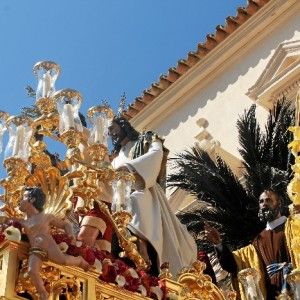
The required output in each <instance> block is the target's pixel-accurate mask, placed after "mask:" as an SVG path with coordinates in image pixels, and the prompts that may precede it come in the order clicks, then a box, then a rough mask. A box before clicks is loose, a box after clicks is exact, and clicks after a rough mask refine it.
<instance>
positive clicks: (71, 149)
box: [0, 61, 235, 300]
mask: <svg viewBox="0 0 300 300" xmlns="http://www.w3.org/2000/svg"><path fill="white" fill-rule="evenodd" d="M33 70H34V75H35V76H36V77H37V78H38V85H37V89H36V102H35V106H36V108H37V109H38V113H39V117H37V118H35V119H32V118H30V117H27V116H24V115H19V116H9V115H8V114H7V113H5V112H3V111H0V150H2V136H3V133H4V131H5V130H7V131H8V137H9V138H8V143H7V146H6V148H5V153H4V162H3V166H4V168H5V169H6V172H7V177H6V178H4V179H2V180H1V186H2V187H3V189H4V194H3V195H0V200H1V201H2V202H3V206H2V207H1V211H2V214H3V215H5V216H9V217H20V216H22V213H21V212H20V211H19V209H18V201H19V199H21V197H22V194H23V190H24V187H25V186H39V187H41V188H42V189H43V191H44V193H45V194H46V205H45V212H46V213H51V214H54V215H55V216H57V217H59V218H61V219H65V218H67V216H69V215H70V214H71V213H77V214H79V215H81V216H83V215H84V214H86V212H87V211H89V210H90V209H91V207H92V206H93V203H94V202H95V203H97V204H98V206H99V208H100V210H101V211H102V213H103V214H104V215H105V216H106V217H107V219H108V220H109V222H110V223H111V225H112V227H113V228H114V230H115V232H116V234H117V237H118V240H119V244H120V246H121V248H122V249H123V252H121V253H120V256H121V257H122V256H123V257H124V256H127V257H128V258H130V259H131V261H132V262H133V263H134V264H135V268H131V269H126V271H124V270H123V271H124V273H122V274H120V273H118V272H121V271H120V268H119V269H117V265H118V264H117V263H116V261H113V260H112V259H109V258H107V257H99V256H97V255H96V256H97V258H95V254H93V253H91V252H88V250H87V249H83V248H82V246H80V245H78V249H81V251H82V253H80V254H84V255H85V256H86V257H85V259H89V258H91V257H92V259H91V260H92V262H93V263H94V266H95V267H94V268H92V269H91V270H89V271H88V272H84V271H83V270H81V269H79V268H76V267H66V266H59V265H56V264H54V263H52V262H51V261H47V262H44V263H43V266H42V269H41V275H42V277H43V280H44V283H45V287H46V289H47V290H48V292H49V294H50V298H49V299H82V300H85V299H88V300H91V299H100V300H102V299H103V300H104V299H111V300H112V299H115V300H117V299H163V298H165V299H225V297H224V296H223V294H222V293H221V291H220V290H219V289H218V288H217V287H216V286H215V285H214V284H213V283H212V281H211V278H210V277H209V276H208V275H205V274H203V270H204V269H205V264H204V263H202V262H200V261H196V262H195V263H194V264H193V265H192V266H188V267H187V268H185V269H183V270H178V274H177V277H176V276H174V277H173V279H172V278H171V277H172V275H171V274H170V273H169V271H168V263H167V262H166V263H164V264H163V265H162V267H161V274H160V276H159V278H157V281H155V280H154V281H153V278H152V281H151V282H152V284H150V283H149V280H148V281H147V279H149V278H150V277H147V272H146V270H147V268H148V266H147V264H146V262H145V261H144V259H143V258H142V256H141V255H140V253H139V252H138V250H137V247H136V244H135V240H136V238H135V237H134V236H132V235H131V234H130V232H129V231H128V229H127V225H128V223H129V222H130V220H131V215H130V213H128V212H127V211H126V199H127V198H128V197H129V193H130V190H131V184H132V183H133V181H134V177H133V176H132V175H131V174H130V173H122V172H116V171H114V170H113V169H112V168H111V165H110V163H109V162H108V161H106V157H107V154H108V148H107V137H108V124H109V122H110V121H111V120H112V118H113V112H112V110H111V109H110V108H109V107H108V106H106V105H102V106H95V107H92V108H91V109H89V110H88V112H87V117H88V119H89V121H90V123H91V125H92V126H91V129H90V137H89V139H88V141H87V148H86V151H87V153H88V155H89V157H90V158H91V161H90V162H86V161H85V160H84V155H83V153H82V150H81V149H80V143H81V142H82V140H83V126H82V124H81V121H80V118H79V109H80V105H81V102H82V97H81V95H80V93H79V92H78V91H75V90H72V89H64V90H59V91H56V90H55V81H56V80H57V78H58V77H59V75H60V67H59V66H58V65H57V64H56V63H54V62H50V61H42V62H38V63H37V64H36V65H35V66H34V69H33ZM38 136H43V137H47V138H50V139H51V140H53V141H55V142H58V143H62V144H64V145H65V146H66V154H65V158H64V159H63V160H61V161H56V164H53V161H52V160H51V158H50V156H49V155H48V152H47V151H46V150H47V144H46V142H45V141H44V140H43V139H39V138H37V137H38ZM101 184H109V185H112V187H113V189H114V199H113V208H114V209H113V212H111V211H110V209H109V208H108V206H107V205H106V204H105V203H103V202H102V201H100V199H101V193H102V188H101ZM78 197H80V199H82V201H81V202H82V204H81V205H80V206H77V207H75V205H74V201H75V200H74V199H76V198H78ZM3 233H4V235H5V236H4V235H3ZM53 235H54V236H56V237H57V236H60V233H59V232H56V231H55V229H53ZM20 236H21V233H20V232H19V229H15V228H14V227H13V226H12V227H9V228H6V229H5V230H4V231H3V232H2V231H1V235H0V238H1V239H0V240H1V242H0V269H1V274H0V299H39V295H38V293H37V291H36V288H35V286H33V284H32V283H31V282H30V279H29V276H28V266H27V258H28V249H29V244H28V243H27V242H26V241H23V239H22V240H20ZM63 244H65V242H62V243H61V245H63ZM62 248H63V247H62ZM77 255H78V253H77ZM89 255H90V257H89ZM96 262H98V267H97V266H96ZM99 265H100V267H99ZM110 272H111V273H110ZM104 273H105V276H106V277H105V276H104ZM111 274H113V278H114V279H113V280H105V278H106V279H107V278H110V279H111V277H110V275H111ZM174 278H176V280H175V279H174ZM133 282H134V284H135V285H136V286H135V287H134V288H133V286H134V284H133ZM153 282H155V283H153ZM228 297H229V298H227V299H234V298H235V295H234V293H233V294H230V295H229V296H228Z"/></svg>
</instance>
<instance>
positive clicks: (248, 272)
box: [238, 268, 264, 300]
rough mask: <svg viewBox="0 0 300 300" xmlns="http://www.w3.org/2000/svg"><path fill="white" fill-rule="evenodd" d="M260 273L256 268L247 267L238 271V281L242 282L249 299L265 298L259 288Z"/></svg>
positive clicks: (261, 299)
mask: <svg viewBox="0 0 300 300" xmlns="http://www.w3.org/2000/svg"><path fill="white" fill-rule="evenodd" d="M259 279H260V275H259V273H258V271H257V270H256V269H254V268H247V269H244V270H242V271H240V272H239V273H238V281H239V282H240V283H242V285H243V288H244V292H245V296H246V299H247V300H263V299H264V298H263V295H262V292H261V290H260V288H259V284H258V282H259Z"/></svg>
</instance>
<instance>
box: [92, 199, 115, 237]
mask: <svg viewBox="0 0 300 300" xmlns="http://www.w3.org/2000/svg"><path fill="white" fill-rule="evenodd" d="M106 204H107V203H106ZM107 205H108V204H107ZM109 209H110V205H109ZM86 216H91V217H97V218H100V219H102V220H103V221H104V222H105V224H106V230H105V232H104V235H103V236H102V235H101V234H99V236H98V238H97V239H98V240H105V241H107V242H109V243H111V241H112V235H113V232H114V229H113V227H112V225H111V223H110V221H109V219H108V217H107V216H106V215H105V214H104V213H103V212H102V211H101V210H100V208H99V205H98V204H97V203H96V202H95V203H94V207H93V209H91V210H90V211H89V212H88V213H87V214H86Z"/></svg>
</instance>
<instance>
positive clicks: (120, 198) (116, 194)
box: [111, 172, 135, 212]
mask: <svg viewBox="0 0 300 300" xmlns="http://www.w3.org/2000/svg"><path fill="white" fill-rule="evenodd" d="M134 181H135V178H134V175H133V174H131V173H129V172H116V177H115V179H114V180H113V182H112V188H113V200H112V208H111V209H112V212H118V211H120V210H128V211H130V193H131V187H132V185H133V184H134Z"/></svg>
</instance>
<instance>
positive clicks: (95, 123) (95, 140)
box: [87, 106, 114, 146]
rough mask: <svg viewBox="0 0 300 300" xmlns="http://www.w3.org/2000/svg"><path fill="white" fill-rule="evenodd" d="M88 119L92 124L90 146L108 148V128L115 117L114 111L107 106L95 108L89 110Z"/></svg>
mask: <svg viewBox="0 0 300 300" xmlns="http://www.w3.org/2000/svg"><path fill="white" fill-rule="evenodd" d="M87 117H88V119H89V121H90V122H91V124H92V128H91V135H90V137H89V139H88V145H89V146H91V145H93V144H103V145H105V146H107V145H108V126H109V124H110V123H111V121H112V119H113V117H114V113H113V111H112V109H111V108H109V107H105V106H94V107H92V108H90V109H89V110H88V112H87Z"/></svg>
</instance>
